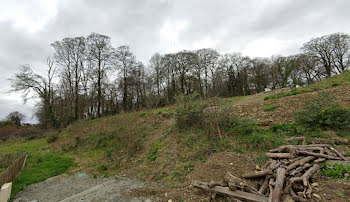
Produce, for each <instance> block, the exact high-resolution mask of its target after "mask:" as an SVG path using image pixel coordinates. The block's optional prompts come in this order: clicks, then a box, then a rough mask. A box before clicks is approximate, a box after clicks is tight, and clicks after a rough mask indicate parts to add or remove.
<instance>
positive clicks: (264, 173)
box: [242, 169, 273, 178]
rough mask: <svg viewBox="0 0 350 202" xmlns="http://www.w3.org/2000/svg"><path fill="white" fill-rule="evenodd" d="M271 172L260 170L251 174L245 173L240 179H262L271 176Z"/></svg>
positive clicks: (269, 170)
mask: <svg viewBox="0 0 350 202" xmlns="http://www.w3.org/2000/svg"><path fill="white" fill-rule="evenodd" d="M272 173H273V172H272V170H271V169H267V170H262V171H255V172H252V173H246V174H243V175H242V177H243V178H256V177H263V176H266V175H272Z"/></svg>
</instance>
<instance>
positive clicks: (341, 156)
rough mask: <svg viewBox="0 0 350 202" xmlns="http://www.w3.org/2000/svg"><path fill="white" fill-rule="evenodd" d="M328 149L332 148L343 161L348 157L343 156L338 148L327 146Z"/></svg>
mask: <svg viewBox="0 0 350 202" xmlns="http://www.w3.org/2000/svg"><path fill="white" fill-rule="evenodd" d="M329 149H330V150H332V151H333V152H334V153H336V154H337V155H338V156H339V157H340V158H341V159H343V160H344V161H347V160H348V159H347V158H345V157H344V156H343V155H342V154H341V153H340V152H339V151H338V150H336V149H334V148H333V147H330V148H329Z"/></svg>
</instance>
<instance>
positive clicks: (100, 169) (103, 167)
mask: <svg viewBox="0 0 350 202" xmlns="http://www.w3.org/2000/svg"><path fill="white" fill-rule="evenodd" d="M97 170H98V171H100V172H104V171H106V170H108V167H107V166H106V165H103V164H102V165H100V166H98V168H97Z"/></svg>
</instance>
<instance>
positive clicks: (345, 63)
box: [329, 33, 350, 73]
mask: <svg viewBox="0 0 350 202" xmlns="http://www.w3.org/2000/svg"><path fill="white" fill-rule="evenodd" d="M329 40H330V43H331V44H332V46H333V57H332V60H333V64H334V66H335V67H336V69H337V71H338V72H339V73H342V72H343V71H345V70H347V69H348V68H349V65H350V36H349V35H348V34H342V33H335V34H331V35H329Z"/></svg>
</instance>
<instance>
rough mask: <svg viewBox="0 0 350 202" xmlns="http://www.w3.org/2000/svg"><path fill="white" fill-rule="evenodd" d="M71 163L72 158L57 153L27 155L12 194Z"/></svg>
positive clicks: (58, 172)
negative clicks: (24, 165)
mask: <svg viewBox="0 0 350 202" xmlns="http://www.w3.org/2000/svg"><path fill="white" fill-rule="evenodd" d="M72 165H73V160H72V159H71V158H69V157H65V156H62V155H61V154H58V153H51V152H47V153H36V154H32V155H30V154H29V156H28V158H27V162H26V167H25V168H24V170H23V171H22V172H21V174H20V175H19V176H18V177H17V178H16V179H15V181H14V183H13V187H12V193H11V195H12V196H15V195H16V194H17V193H18V192H19V191H22V190H24V189H25V188H26V186H28V185H30V184H33V183H38V182H41V181H43V180H45V179H47V178H50V177H53V176H56V175H60V174H62V173H64V172H66V171H67V170H68V168H69V167H70V166H72Z"/></svg>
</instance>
